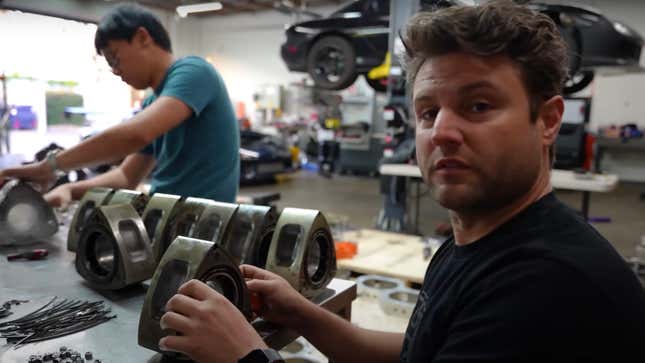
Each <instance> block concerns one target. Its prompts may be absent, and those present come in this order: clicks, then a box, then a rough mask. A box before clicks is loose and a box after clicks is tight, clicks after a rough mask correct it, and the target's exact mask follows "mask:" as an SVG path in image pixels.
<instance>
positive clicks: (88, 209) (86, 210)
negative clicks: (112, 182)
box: [67, 188, 114, 252]
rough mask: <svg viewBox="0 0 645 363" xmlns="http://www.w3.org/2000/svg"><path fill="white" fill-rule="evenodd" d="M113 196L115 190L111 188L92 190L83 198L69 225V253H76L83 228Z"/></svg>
mask: <svg viewBox="0 0 645 363" xmlns="http://www.w3.org/2000/svg"><path fill="white" fill-rule="evenodd" d="M113 194H114V189H110V188H92V189H90V190H88V191H87V192H85V194H84V195H83V198H81V201H80V202H79V203H78V207H77V208H76V212H75V213H74V217H73V218H72V223H71V224H70V225H69V232H68V234H67V250H68V251H72V252H76V248H77V246H78V239H79V237H80V235H81V231H82V230H83V226H84V225H85V223H86V222H87V220H88V219H89V218H90V216H91V215H92V213H93V212H94V210H95V209H96V208H97V207H100V206H102V205H103V204H105V203H106V202H107V201H108V200H110V198H112V195H113Z"/></svg>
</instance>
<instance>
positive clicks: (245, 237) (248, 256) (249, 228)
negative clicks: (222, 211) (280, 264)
mask: <svg viewBox="0 0 645 363" xmlns="http://www.w3.org/2000/svg"><path fill="white" fill-rule="evenodd" d="M277 220H278V212H277V210H276V208H275V207H267V206H260V205H246V204H240V206H239V207H238V208H237V211H236V212H235V214H234V215H233V217H232V218H231V221H230V222H229V226H228V229H227V232H226V236H225V237H224V238H223V239H222V246H223V247H224V248H225V249H226V251H227V252H228V253H229V254H230V255H231V256H232V257H233V259H234V260H235V262H236V263H237V264H238V265H239V264H242V263H244V264H249V265H254V266H258V267H261V268H264V266H265V265H266V261H267V255H268V253H269V246H270V245H271V239H272V237H273V231H274V230H275V224H276V221H277Z"/></svg>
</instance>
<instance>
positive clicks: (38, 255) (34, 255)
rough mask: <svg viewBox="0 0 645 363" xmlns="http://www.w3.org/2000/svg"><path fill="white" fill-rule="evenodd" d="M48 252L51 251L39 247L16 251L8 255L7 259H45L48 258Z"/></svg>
mask: <svg viewBox="0 0 645 363" xmlns="http://www.w3.org/2000/svg"><path fill="white" fill-rule="evenodd" d="M48 254H49V251H47V250H46V249H44V248H38V249H35V250H31V251H25V252H21V253H14V254H10V255H7V261H15V260H19V259H25V260H43V259H45V258H47V255H48Z"/></svg>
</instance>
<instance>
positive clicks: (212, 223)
mask: <svg viewBox="0 0 645 363" xmlns="http://www.w3.org/2000/svg"><path fill="white" fill-rule="evenodd" d="M237 208H238V205H237V204H229V203H220V202H216V201H214V200H210V199H203V198H186V200H185V201H184V202H183V203H181V204H180V205H179V206H178V208H177V211H176V213H173V215H172V216H171V217H170V220H169V221H168V227H167V228H168V229H167V233H164V236H163V238H162V240H161V243H160V244H159V247H158V248H155V252H156V255H155V258H156V259H157V261H161V258H162V256H163V254H164V253H165V252H166V250H167V249H168V246H170V244H171V243H172V242H173V241H174V240H175V238H177V237H179V236H183V237H191V238H196V239H201V240H206V241H211V242H215V243H217V244H219V243H220V242H221V241H222V238H223V237H224V235H225V233H226V228H227V227H228V224H229V222H230V220H231V218H232V217H233V214H235V211H236V210H237Z"/></svg>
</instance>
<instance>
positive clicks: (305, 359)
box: [284, 354, 322, 363]
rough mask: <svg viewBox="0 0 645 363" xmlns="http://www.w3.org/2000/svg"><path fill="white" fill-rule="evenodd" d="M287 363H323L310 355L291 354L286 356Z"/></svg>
mask: <svg viewBox="0 0 645 363" xmlns="http://www.w3.org/2000/svg"><path fill="white" fill-rule="evenodd" d="M284 362H285V363H322V360H321V359H320V358H317V357H316V356H314V355H310V354H289V355H286V354H285V356H284Z"/></svg>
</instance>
